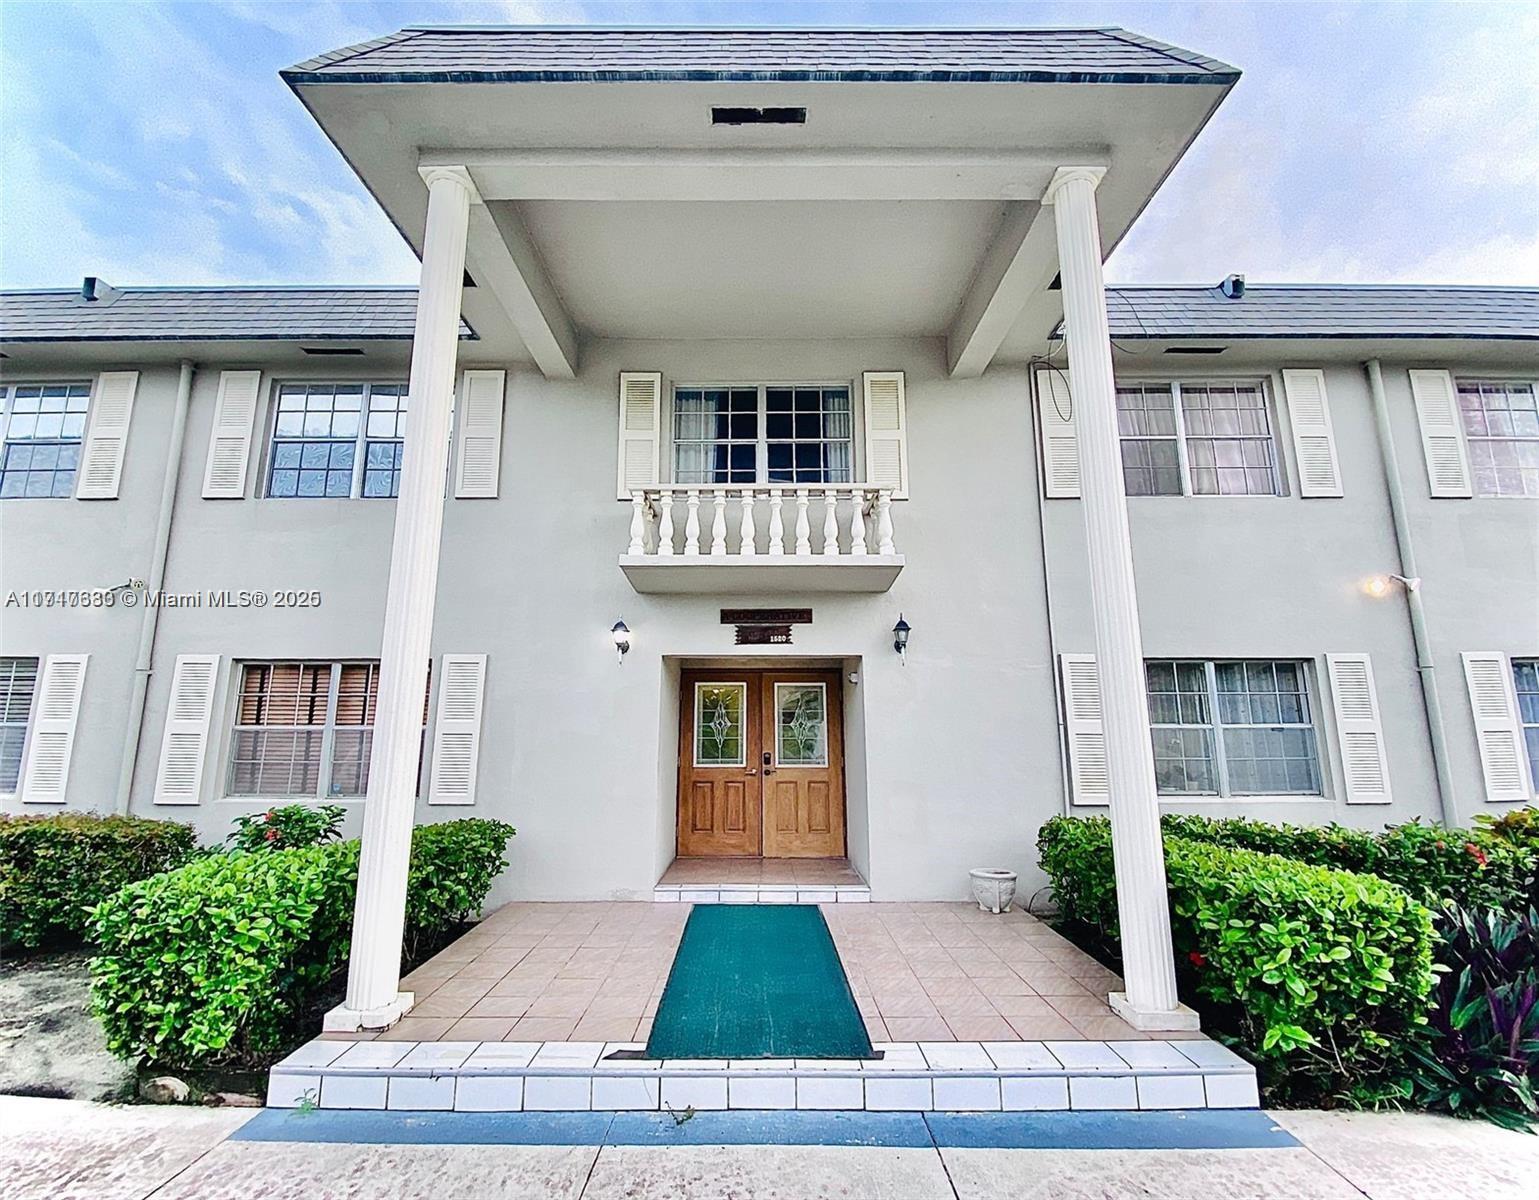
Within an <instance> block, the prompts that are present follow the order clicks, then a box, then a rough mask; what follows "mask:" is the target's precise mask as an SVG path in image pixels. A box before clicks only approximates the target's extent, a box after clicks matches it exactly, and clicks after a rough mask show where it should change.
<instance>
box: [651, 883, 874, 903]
mask: <svg viewBox="0 0 1539 1200" xmlns="http://www.w3.org/2000/svg"><path fill="white" fill-rule="evenodd" d="M652 900H653V902H654V903H661V904H671V903H678V902H682V903H685V904H869V903H871V889H870V888H869V887H868V886H867V885H865V884H863V883H862V884H838V885H834V884H810V883H659V884H657V885H656V886H655V887H653V889H652Z"/></svg>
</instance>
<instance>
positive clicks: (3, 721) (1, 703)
mask: <svg viewBox="0 0 1539 1200" xmlns="http://www.w3.org/2000/svg"><path fill="white" fill-rule="evenodd" d="M37 662H38V660H37V659H35V658H0V793H5V794H9V793H11V792H14V791H15V790H16V782H17V780H19V779H20V778H21V756H22V752H23V751H24V750H25V749H26V745H27V722H28V721H29V720H31V718H32V698H33V696H34V695H35V694H36V693H37Z"/></svg>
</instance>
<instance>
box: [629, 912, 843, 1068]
mask: <svg viewBox="0 0 1539 1200" xmlns="http://www.w3.org/2000/svg"><path fill="white" fill-rule="evenodd" d="M647 1057H648V1058H870V1057H871V1039H870V1038H868V1037H867V1036H866V1023H865V1022H864V1021H862V1020H861V1017H860V1010H859V1009H857V1008H856V1007H855V997H854V996H853V995H851V994H850V984H849V981H848V980H847V979H845V977H844V966H843V964H841V963H840V961H839V953H838V951H837V950H835V949H834V939H833V938H832V937H830V936H829V932H828V926H827V925H825V924H824V923H823V914H822V913H820V912H819V911H818V910H817V907H816V906H815V905H810V904H697V905H695V908H694V911H693V912H691V913H690V914H689V922H688V924H686V925H685V926H684V936H683V938H682V939H680V941H679V952H678V955H677V956H676V957H675V958H674V960H673V970H672V971H671V972H670V973H669V975H668V986H667V987H666V988H664V989H663V999H662V1002H661V1003H660V1004H659V1005H658V1007H657V1017H656V1019H655V1020H654V1021H653V1022H652V1037H651V1039H650V1040H649V1041H648V1042H647Z"/></svg>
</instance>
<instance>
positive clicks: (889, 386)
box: [861, 371, 908, 500]
mask: <svg viewBox="0 0 1539 1200" xmlns="http://www.w3.org/2000/svg"><path fill="white" fill-rule="evenodd" d="M861 380H862V384H863V386H864V388H865V395H864V397H863V399H864V402H865V410H866V482H867V483H870V484H874V485H875V486H876V487H878V488H881V489H883V490H885V491H889V492H891V493H892V494H893V498H894V499H897V500H906V499H907V498H908V401H907V398H906V397H905V395H904V392H905V387H904V382H903V372H902V371H867V372H866V373H865V374H864V375H863V376H862V377H861Z"/></svg>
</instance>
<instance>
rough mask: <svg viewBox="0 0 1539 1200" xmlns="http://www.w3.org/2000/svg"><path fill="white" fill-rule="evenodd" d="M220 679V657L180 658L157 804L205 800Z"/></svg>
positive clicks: (157, 779) (162, 753) (162, 751)
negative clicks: (211, 722) (211, 724)
mask: <svg viewBox="0 0 1539 1200" xmlns="http://www.w3.org/2000/svg"><path fill="white" fill-rule="evenodd" d="M218 678H219V656H218V655H217V654H178V655H177V656H176V668H175V670H174V671H173V672H172V674H171V703H170V706H169V707H168V708H167V709H166V732H165V736H164V738H162V740H161V744H160V768H159V770H158V771H157V772H156V774H155V803H156V804H197V803H199V802H200V801H201V800H202V798H203V764H204V761H205V759H206V758H207V756H208V726H209V718H210V717H211V716H212V714H213V711H214V685H215V683H216V682H217V681H218Z"/></svg>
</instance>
